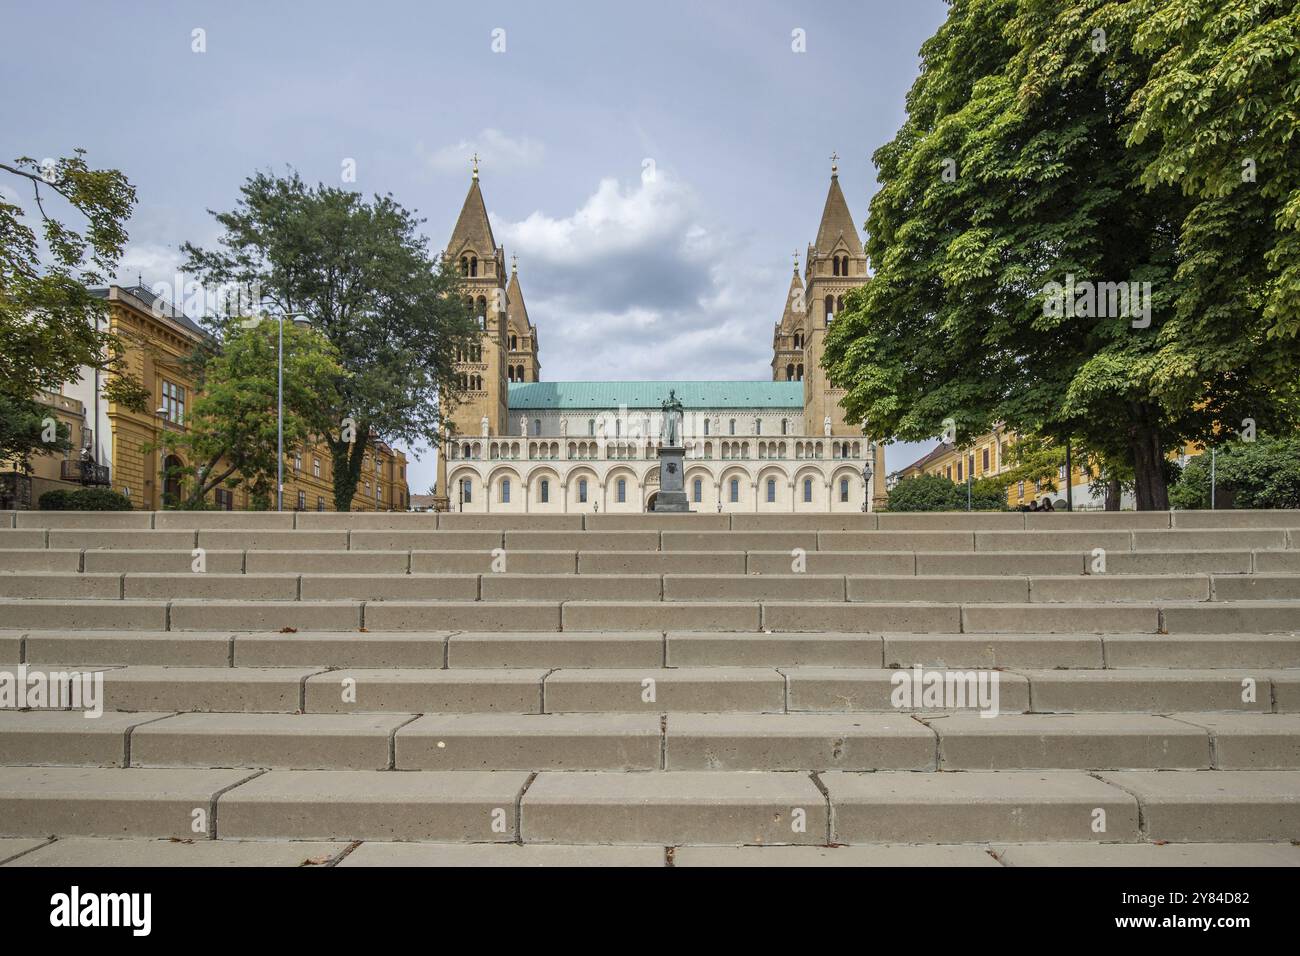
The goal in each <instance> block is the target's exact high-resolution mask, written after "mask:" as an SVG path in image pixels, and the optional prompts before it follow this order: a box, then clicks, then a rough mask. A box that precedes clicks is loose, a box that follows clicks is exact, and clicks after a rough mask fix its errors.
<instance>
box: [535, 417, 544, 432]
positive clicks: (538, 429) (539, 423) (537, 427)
mask: <svg viewBox="0 0 1300 956" xmlns="http://www.w3.org/2000/svg"><path fill="white" fill-rule="evenodd" d="M541 433H542V420H541V419H540V418H534V419H533V434H534V435H540V434H541Z"/></svg>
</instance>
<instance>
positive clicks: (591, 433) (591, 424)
mask: <svg viewBox="0 0 1300 956" xmlns="http://www.w3.org/2000/svg"><path fill="white" fill-rule="evenodd" d="M587 437H588V438H595V437H596V419H594V418H588V419H587Z"/></svg>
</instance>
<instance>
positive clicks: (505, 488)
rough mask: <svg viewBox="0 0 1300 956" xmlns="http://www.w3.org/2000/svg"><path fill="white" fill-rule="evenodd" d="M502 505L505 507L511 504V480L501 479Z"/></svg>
mask: <svg viewBox="0 0 1300 956" xmlns="http://www.w3.org/2000/svg"><path fill="white" fill-rule="evenodd" d="M501 503H502V504H503V505H508V504H510V479H509V478H502V479H501Z"/></svg>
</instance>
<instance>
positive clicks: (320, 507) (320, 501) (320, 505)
mask: <svg viewBox="0 0 1300 956" xmlns="http://www.w3.org/2000/svg"><path fill="white" fill-rule="evenodd" d="M316 510H317V511H324V510H325V499H324V498H322V497H321V496H320V495H317V496H316Z"/></svg>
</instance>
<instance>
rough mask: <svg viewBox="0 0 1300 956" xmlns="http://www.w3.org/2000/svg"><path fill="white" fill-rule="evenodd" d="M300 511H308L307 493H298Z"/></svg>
mask: <svg viewBox="0 0 1300 956" xmlns="http://www.w3.org/2000/svg"><path fill="white" fill-rule="evenodd" d="M298 510H299V511H306V510H307V492H305V491H300V492H298Z"/></svg>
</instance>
